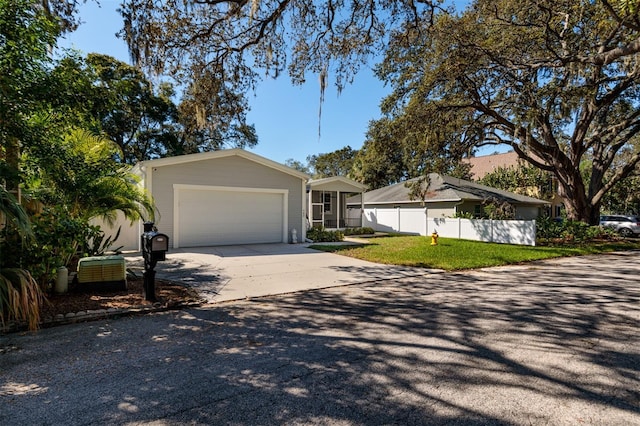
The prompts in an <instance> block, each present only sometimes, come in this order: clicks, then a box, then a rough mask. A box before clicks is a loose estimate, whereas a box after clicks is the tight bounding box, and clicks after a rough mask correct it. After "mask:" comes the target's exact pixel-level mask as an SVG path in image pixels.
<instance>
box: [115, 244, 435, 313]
mask: <svg viewBox="0 0 640 426" xmlns="http://www.w3.org/2000/svg"><path fill="white" fill-rule="evenodd" d="M127 264H128V266H129V267H131V268H132V269H134V270H136V269H137V270H140V271H141V270H142V268H143V263H142V258H140V256H130V257H129V258H128V259H127ZM156 271H157V275H156V277H157V278H165V279H169V280H172V281H177V282H181V283H184V284H186V285H188V286H189V287H192V288H194V289H195V290H197V291H198V293H199V294H200V295H201V296H202V297H203V298H204V299H205V300H206V301H207V303H219V302H227V301H231V300H240V299H246V298H252V297H261V296H269V295H276V294H286V293H294V292H298V291H304V290H313V289H319V288H328V287H335V286H341V285H348V284H354V283H363V282H373V281H380V280H390V279H397V278H407V277H417V276H424V275H425V274H431V273H433V271H430V270H427V269H424V268H408V267H400V266H389V265H381V264H377V263H371V262H366V261H362V260H358V259H353V258H349V257H346V256H340V255H337V254H333V253H325V252H321V251H317V250H313V249H310V248H308V244H254V245H240V246H217V247H192V248H185V249H182V248H181V249H172V250H170V252H169V253H168V254H167V260H166V261H165V262H159V263H158V265H157V266H156Z"/></svg>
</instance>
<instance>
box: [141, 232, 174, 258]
mask: <svg viewBox="0 0 640 426" xmlns="http://www.w3.org/2000/svg"><path fill="white" fill-rule="evenodd" d="M167 251H169V237H168V236H166V235H165V234H161V233H159V232H154V231H152V232H145V233H144V234H143V235H142V252H143V254H144V256H145V258H146V259H147V260H148V261H150V262H158V261H164V260H166V254H167Z"/></svg>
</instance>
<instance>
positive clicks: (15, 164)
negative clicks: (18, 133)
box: [5, 136, 21, 203]
mask: <svg viewBox="0 0 640 426" xmlns="http://www.w3.org/2000/svg"><path fill="white" fill-rule="evenodd" d="M5 154H6V161H7V166H9V173H8V176H6V181H5V185H6V188H7V191H9V193H11V194H12V195H13V196H14V197H15V198H16V200H18V203H20V195H21V194H20V177H19V175H20V141H19V140H18V139H17V138H15V137H13V136H9V137H8V138H7V145H6V150H5Z"/></svg>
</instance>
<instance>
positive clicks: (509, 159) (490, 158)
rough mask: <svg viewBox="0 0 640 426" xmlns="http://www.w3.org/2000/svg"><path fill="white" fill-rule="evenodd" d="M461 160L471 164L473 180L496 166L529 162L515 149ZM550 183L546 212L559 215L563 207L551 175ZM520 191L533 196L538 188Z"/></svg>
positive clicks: (506, 167) (510, 166)
mask: <svg viewBox="0 0 640 426" xmlns="http://www.w3.org/2000/svg"><path fill="white" fill-rule="evenodd" d="M462 161H463V162H465V163H468V164H469V165H470V166H471V169H470V172H471V177H472V179H473V180H480V179H482V178H483V177H485V176H486V175H487V174H489V173H492V172H494V171H496V169H498V168H504V169H509V168H513V169H516V168H517V167H520V166H523V165H528V164H529V163H527V162H526V161H525V160H523V159H521V158H520V157H519V156H518V154H517V153H516V152H515V151H510V152H505V153H501V154H491V155H481V156H478V157H470V158H465V159H464V160H462ZM551 184H552V185H553V187H554V190H553V197H552V198H551V200H549V205H548V207H547V209H548V211H547V214H548V215H549V216H551V217H559V216H561V214H562V208H563V203H562V198H560V196H559V195H558V192H557V182H556V181H555V178H553V177H552V183H551ZM522 192H524V193H526V194H527V195H530V196H533V197H535V196H536V192H538V189H537V188H535V189H534V190H531V188H522Z"/></svg>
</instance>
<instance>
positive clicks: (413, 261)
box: [311, 236, 640, 271]
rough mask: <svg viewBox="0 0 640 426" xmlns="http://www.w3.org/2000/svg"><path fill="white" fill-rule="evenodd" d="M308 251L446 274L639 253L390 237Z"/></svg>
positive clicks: (607, 246)
mask: <svg viewBox="0 0 640 426" xmlns="http://www.w3.org/2000/svg"><path fill="white" fill-rule="evenodd" d="M311 248H313V249H316V250H322V251H327V252H333V253H338V254H342V255H345V256H350V257H354V258H357V259H362V260H367V261H370V262H375V263H382V264H389V265H403V266H418V267H425V268H437V269H444V270H447V271H455V270H461V269H475V268H485V267H490V266H501V265H510V264H517V263H522V262H531V261H534V260H542V259H549V258H555V257H567V256H582V255H588V254H598V253H607V252H612V251H621V250H639V249H640V241H631V240H621V241H607V242H591V243H584V244H580V245H578V244H575V245H574V244H572V245H566V244H565V245H557V246H538V247H531V246H519V245H511V244H495V243H483V242H480V241H469V240H458V239H451V238H439V240H438V245H436V246H432V245H431V238H430V237H420V236H393V237H380V238H373V239H371V242H370V243H369V244H362V245H349V246H338V245H322V244H318V245H312V246H311Z"/></svg>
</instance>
